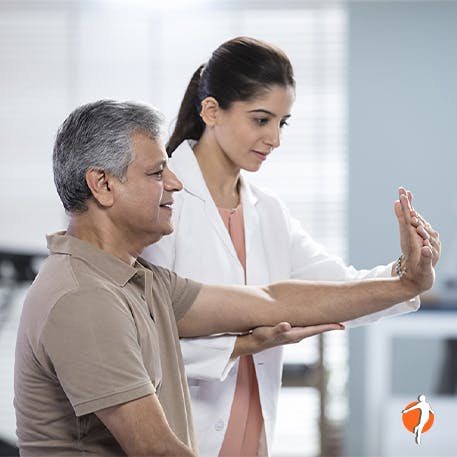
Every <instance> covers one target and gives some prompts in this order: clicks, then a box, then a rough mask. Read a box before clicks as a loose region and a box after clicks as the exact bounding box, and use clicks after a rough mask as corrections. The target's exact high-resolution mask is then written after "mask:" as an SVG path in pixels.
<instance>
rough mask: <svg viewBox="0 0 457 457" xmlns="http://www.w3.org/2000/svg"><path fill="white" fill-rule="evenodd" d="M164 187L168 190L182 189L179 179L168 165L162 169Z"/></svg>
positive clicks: (176, 190)
mask: <svg viewBox="0 0 457 457" xmlns="http://www.w3.org/2000/svg"><path fill="white" fill-rule="evenodd" d="M164 188H165V190H167V191H168V192H178V191H180V190H182V182H181V180H180V179H179V178H178V177H177V176H176V175H175V174H174V173H173V172H172V171H171V170H170V169H169V168H168V167H166V168H165V169H164Z"/></svg>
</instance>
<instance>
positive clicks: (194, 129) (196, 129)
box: [166, 65, 205, 157]
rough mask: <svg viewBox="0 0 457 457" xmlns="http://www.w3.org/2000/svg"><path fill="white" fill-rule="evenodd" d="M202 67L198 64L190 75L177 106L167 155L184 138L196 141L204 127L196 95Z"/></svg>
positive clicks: (171, 152)
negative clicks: (179, 103) (176, 114)
mask: <svg viewBox="0 0 457 457" xmlns="http://www.w3.org/2000/svg"><path fill="white" fill-rule="evenodd" d="M203 67H204V65H200V66H199V67H198V68H197V71H196V72H195V73H194V74H193V75H192V78H191V79H190V82H189V85H188V86H187V89H186V92H185V94H184V98H183V100H182V102H181V106H180V108H179V112H178V117H177V118H176V124H175V127H174V129H173V133H172V134H171V136H170V139H169V140H168V143H167V147H166V149H167V154H168V157H171V155H172V154H173V152H174V150H175V149H176V148H177V147H178V146H179V145H180V144H181V143H182V142H183V141H184V140H196V141H198V140H199V139H200V137H201V136H202V134H203V131H204V129H205V123H204V122H203V120H202V118H201V117H200V108H199V97H198V92H199V85H200V73H201V71H202V69H203Z"/></svg>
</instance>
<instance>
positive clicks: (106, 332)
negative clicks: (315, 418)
mask: <svg viewBox="0 0 457 457" xmlns="http://www.w3.org/2000/svg"><path fill="white" fill-rule="evenodd" d="M160 130H161V115H160V114H159V113H158V112H157V111H155V110H154V109H152V108H149V107H147V106H143V105H139V104H135V103H117V102H113V101H100V102H96V103H91V104H88V105H84V106H82V107H80V108H78V109H76V110H75V111H74V112H73V113H72V114H71V115H70V116H69V117H68V118H67V119H66V120H65V122H64V123H63V125H62V126H61V128H60V130H59V132H58V135H57V139H56V143H55V147H54V155H53V162H54V177H55V183H56V187H57V191H58V193H59V196H60V198H61V200H62V203H63V205H64V207H65V210H66V211H67V213H68V214H69V217H70V220H69V225H68V229H67V231H66V232H59V233H56V234H54V235H51V236H49V237H48V247H49V251H50V255H49V257H48V259H47V260H46V262H45V264H44V265H43V267H42V269H41V271H40V273H39V275H38V276H37V278H36V280H35V282H34V283H33V285H32V287H31V289H30V291H29V293H28V296H27V298H26V301H25V304H24V308H23V312H22V317H21V323H20V327H19V332H18V340H17V347H16V366H15V408H16V415H17V433H18V437H19V447H20V449H21V452H22V454H23V455H29V456H38V455H40V456H44V455H46V456H52V455H55V456H60V457H62V456H73V455H83V454H85V455H125V454H127V455H132V456H195V455H197V450H196V449H197V447H196V443H195V441H194V436H193V426H192V415H191V411H190V402H189V393H188V388H187V384H186V378H185V375H184V370H183V363H182V357H181V353H180V348H179V342H178V338H179V336H188V337H189V336H199V335H209V334H215V333H221V332H237V331H239V332H244V331H248V330H250V329H253V328H255V327H257V326H267V325H275V324H277V323H278V322H281V321H287V322H290V323H291V324H292V325H295V326H313V325H316V327H313V331H314V332H315V333H318V332H322V331H325V330H329V329H334V328H339V324H328V325H319V324H325V323H326V322H342V321H345V320H348V319H353V318H356V317H359V316H361V315H365V314H369V313H373V312H375V311H379V310H381V309H384V308H387V307H389V306H392V305H393V304H395V303H397V302H400V301H403V300H406V299H410V298H412V297H414V296H416V295H417V294H418V293H420V292H422V291H424V290H426V289H428V288H429V287H431V285H432V284H433V280H434V270H433V266H432V258H433V250H432V247H431V245H430V241H429V239H428V238H429V235H428V233H427V231H426V230H425V229H424V227H423V225H422V224H421V223H420V222H419V221H418V219H417V218H416V216H415V213H414V211H413V210H412V208H411V206H410V201H409V199H408V195H407V194H406V192H404V191H401V195H400V203H399V205H401V211H402V213H401V217H400V224H401V229H402V231H403V236H404V239H405V240H406V244H405V246H406V251H407V252H404V255H405V263H404V264H403V265H399V273H400V275H399V277H398V278H390V279H373V280H367V281H358V282H350V283H310V282H302V281H288V282H283V283H277V284H273V285H269V286H264V287H228V286H208V285H201V284H199V283H196V282H193V281H190V280H187V279H182V278H180V277H178V276H176V275H175V274H174V273H172V272H170V271H168V270H164V269H162V268H159V267H156V266H153V265H150V264H148V263H147V262H145V261H144V260H142V259H141V258H140V257H139V254H140V253H141V252H142V251H143V249H144V248H145V247H146V246H148V245H149V244H151V243H154V242H155V241H157V240H159V239H160V238H161V237H162V236H163V235H165V234H168V233H170V232H171V231H172V230H173V227H172V225H171V219H170V218H171V212H172V205H173V192H175V191H179V190H180V189H181V182H180V181H179V179H178V178H177V177H176V176H175V175H174V174H173V173H172V171H171V170H169V169H168V167H167V158H166V153H165V151H164V148H163V146H162V143H161V140H160ZM189 243H192V240H189Z"/></svg>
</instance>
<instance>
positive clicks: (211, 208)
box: [144, 141, 419, 457]
mask: <svg viewBox="0 0 457 457" xmlns="http://www.w3.org/2000/svg"><path fill="white" fill-rule="evenodd" d="M170 167H171V169H172V170H173V171H174V172H175V173H176V174H177V176H178V177H179V178H180V179H181V180H182V182H183V184H184V190H183V191H182V192H179V193H177V194H175V196H174V199H175V205H174V209H173V222H174V226H175V230H174V232H173V234H171V235H169V236H166V237H164V238H163V239H162V240H161V241H160V242H158V243H156V244H154V245H152V246H150V247H149V248H147V249H146V251H145V253H144V257H146V258H147V259H148V260H150V261H151V262H152V263H155V264H157V265H162V266H164V267H166V268H169V269H171V270H174V271H175V272H177V273H178V274H179V275H180V276H184V277H189V278H192V279H195V280H197V281H202V282H205V283H211V284H244V272H243V267H242V266H241V264H240V262H239V260H238V257H237V254H236V252H235V249H234V247H233V244H232V241H231V239H230V236H229V233H228V231H227V229H226V227H225V226H224V223H223V221H222V219H221V217H220V215H219V212H218V210H217V208H216V206H215V203H214V201H213V199H212V198H211V195H210V193H209V191H208V188H207V187H206V184H205V182H204V179H203V176H202V173H201V171H200V168H199V166H198V162H197V160H196V158H195V156H194V154H193V151H192V149H191V147H190V145H189V143H188V142H187V141H186V142H184V143H182V144H181V145H180V146H179V147H178V148H177V149H176V150H175V152H174V153H173V157H172V158H171V159H170ZM241 201H242V204H243V216H244V224H245V241H246V283H247V284H251V285H255V284H267V283H270V282H274V281H279V280H285V279H312V280H348V279H355V278H363V277H374V276H386V277H387V276H390V274H391V268H392V265H387V266H378V267H376V268H374V269H372V270H360V271H357V270H356V269H354V268H353V267H347V266H346V265H345V264H344V263H343V261H342V260H341V259H339V258H337V257H334V256H330V255H329V254H327V253H326V251H325V250H324V249H323V247H322V246H321V245H319V244H318V243H316V242H315V241H314V240H313V239H312V238H311V237H310V236H309V235H308V234H307V233H306V232H305V231H304V230H303V228H302V227H301V226H300V224H299V222H298V221H296V220H294V219H292V218H291V217H290V216H289V214H288V211H287V209H286V208H285V207H284V205H283V204H282V203H281V202H280V200H279V199H278V198H277V197H276V196H275V195H273V194H271V193H270V192H266V191H265V190H261V189H259V188H258V187H256V186H254V185H251V184H249V183H248V182H247V181H246V179H245V178H243V177H242V179H241ZM418 307H419V299H418V298H416V299H413V300H410V301H408V302H405V303H401V304H398V305H395V306H393V307H392V308H390V309H388V310H385V311H382V312H378V313H374V314H372V315H370V316H365V317H363V318H360V319H356V320H354V321H351V322H350V323H349V325H354V324H357V325H358V324H364V323H370V322H374V321H376V320H378V319H380V318H381V317H385V316H389V315H397V314H401V313H405V312H410V311H414V310H416V309H417V308H418ZM235 339H236V336H217V337H209V338H192V339H182V340H181V349H182V352H183V356H184V362H185V366H186V374H187V377H188V382H189V388H190V393H191V398H192V406H193V414H194V420H195V425H196V432H197V441H198V445H199V449H200V454H201V457H215V456H217V455H218V453H219V449H220V448H221V445H222V441H223V438H224V433H225V430H226V426H227V422H228V419H229V414H230V408H231V404H232V401H233V395H234V391H235V385H236V379H237V368H238V367H237V362H230V361H229V359H230V355H231V353H232V350H233V347H234V343H235ZM253 357H254V365H255V369H256V374H257V380H258V385H259V394H260V403H261V407H262V413H263V418H264V423H265V434H266V441H267V446H268V448H269V449H270V450H271V445H272V438H273V430H274V423H275V417H276V410H277V401H278V394H279V388H280V386H281V375H282V347H276V348H272V349H268V350H266V351H263V352H260V353H258V354H254V356H253Z"/></svg>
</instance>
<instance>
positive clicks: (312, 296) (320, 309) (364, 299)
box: [264, 278, 418, 325]
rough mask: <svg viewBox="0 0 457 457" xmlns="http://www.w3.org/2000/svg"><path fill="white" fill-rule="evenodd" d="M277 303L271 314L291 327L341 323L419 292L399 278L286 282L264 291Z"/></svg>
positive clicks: (267, 287)
mask: <svg viewBox="0 0 457 457" xmlns="http://www.w3.org/2000/svg"><path fill="white" fill-rule="evenodd" d="M264 292H265V294H266V295H268V297H270V299H271V300H273V301H274V303H275V304H276V306H275V308H276V310H272V313H273V314H274V315H275V316H276V315H277V318H280V320H286V321H288V322H290V323H291V324H292V325H316V324H323V323H326V322H344V321H347V320H351V319H355V318H358V317H361V316H364V315H366V314H371V313H374V312H376V311H381V310H383V309H386V308H389V307H390V306H393V305H394V304H396V303H399V302H402V301H405V300H409V299H410V298H413V297H414V296H416V295H417V293H418V290H417V289H416V288H415V287H414V286H413V285H412V284H408V282H407V280H402V279H400V278H374V279H365V280H363V281H351V282H342V283H338V284H335V283H323V282H321V283H303V282H301V281H286V282H282V283H276V284H272V285H269V286H266V287H265V288H264Z"/></svg>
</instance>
